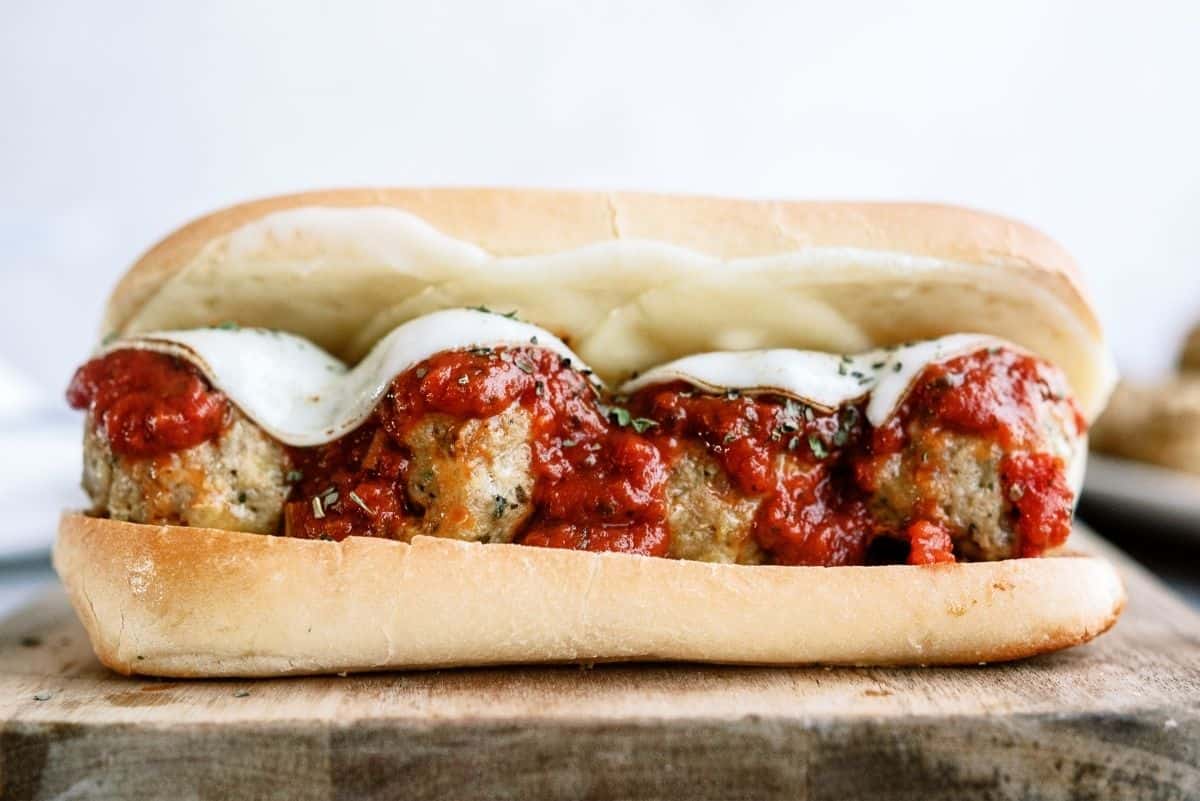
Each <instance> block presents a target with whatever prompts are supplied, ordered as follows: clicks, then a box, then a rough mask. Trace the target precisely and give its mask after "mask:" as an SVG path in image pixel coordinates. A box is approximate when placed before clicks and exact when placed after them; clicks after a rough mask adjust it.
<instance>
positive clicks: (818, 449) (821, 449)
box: [808, 434, 829, 459]
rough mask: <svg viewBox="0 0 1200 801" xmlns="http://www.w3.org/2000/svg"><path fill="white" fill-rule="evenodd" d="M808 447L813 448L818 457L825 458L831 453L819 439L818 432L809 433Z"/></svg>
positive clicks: (814, 454)
mask: <svg viewBox="0 0 1200 801" xmlns="http://www.w3.org/2000/svg"><path fill="white" fill-rule="evenodd" d="M808 449H809V450H811V451H812V453H813V456H815V457H817V458H818V459H824V458H825V457H826V456H828V455H829V451H827V450H826V449H825V443H823V442H821V440H819V439H817V435H816V434H809V435H808Z"/></svg>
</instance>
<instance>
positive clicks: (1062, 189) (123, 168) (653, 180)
mask: <svg viewBox="0 0 1200 801" xmlns="http://www.w3.org/2000/svg"><path fill="white" fill-rule="evenodd" d="M1197 30H1200V4H1196V3H1190V2H1175V3H1148V4H1143V5H1140V6H1138V8H1137V9H1136V10H1134V9H1133V8H1131V7H1127V6H1119V5H1112V6H1108V5H1106V6H1097V5H1095V4H1090V3H1082V2H1077V3H1057V4H1047V3H1043V2H1035V1H1034V0H1026V1H1024V2H1010V3H1003V4H988V5H986V6H985V5H983V4H976V3H957V2H952V1H950V0H947V1H945V2H924V3H903V2H902V3H895V2H882V1H879V2H861V3H849V4H839V3H785V2H769V3H768V2H734V1H733V0H730V1H729V2H676V3H671V2H661V3H653V4H648V3H638V2H618V3H610V2H603V3H600V2H597V3H587V2H585V3H553V2H514V3H487V2H482V1H476V2H440V3H355V2H343V3H326V2H316V1H315V0H298V1H297V2H291V3H286V4H278V3H274V4H269V3H258V2H243V1H242V0H214V1H213V2H209V3H198V4H145V3H133V2H127V1H126V2H122V1H119V0H118V1H114V2H108V3H103V4H95V3H86V2H82V0H79V1H77V2H53V1H51V2H41V3H32V2H26V3H20V2H14V3H5V4H3V6H0V108H2V109H3V117H4V122H3V124H2V125H0V254H3V255H2V262H0V264H2V265H3V267H2V268H0V270H2V271H0V296H2V297H4V298H5V300H6V303H5V313H4V314H3V315H0V437H2V438H3V445H4V446H5V451H6V454H7V455H8V458H7V459H6V461H7V462H8V465H7V466H6V468H5V469H6V470H7V471H8V472H7V473H5V475H4V481H13V480H15V479H17V478H20V479H22V480H31V481H34V479H29V478H28V476H29V475H30V474H31V473H35V472H37V470H41V469H42V468H41V467H38V468H37V469H36V470H35V469H34V467H32V465H33V464H35V463H36V464H39V465H40V464H41V459H42V456H38V457H34V456H30V455H29V453H30V450H29V449H32V451H37V452H39V453H44V454H46V455H44V458H45V460H46V461H47V462H49V463H52V464H60V465H63V461H62V459H63V458H66V457H61V458H60V457H54V458H53V459H52V458H51V457H50V456H49V455H48V450H47V449H44V448H41V447H40V446H38V445H36V444H34V445H32V446H31V445H29V444H28V443H30V442H34V443H37V442H38V441H40V440H38V438H37V437H33V438H32V439H31V438H30V436H28V432H30V431H32V430H33V429H34V428H35V427H36V428H37V429H38V430H44V431H47V432H50V433H47V434H46V435H45V436H47V437H50V438H51V439H53V438H55V437H57V438H60V439H65V438H66V437H67V436H68V435H67V434H66V433H63V432H64V431H66V429H68V428H69V429H70V431H71V433H70V436H71V437H74V436H76V433H75V432H76V430H77V428H78V420H77V419H75V417H74V416H71V415H68V414H67V413H66V412H65V409H64V404H63V403H62V400H61V396H62V391H63V388H64V387H65V385H66V383H67V380H68V378H69V376H70V373H71V371H72V369H73V368H74V367H75V366H76V365H77V364H78V363H80V362H81V361H82V360H83V359H84V357H85V356H86V355H87V353H88V351H89V349H90V347H91V346H92V344H93V343H94V341H95V334H96V326H97V325H98V321H99V317H100V310H101V307H102V304H103V301H104V297H105V295H106V293H107V292H108V290H109V288H110V287H111V285H112V283H113V282H114V280H115V279H116V277H117V276H118V275H119V274H120V273H121V272H122V271H123V270H124V269H125V267H126V266H127V265H128V264H129V263H130V262H131V261H132V260H133V259H134V258H135V257H136V256H137V255H138V254H139V253H140V252H141V251H142V250H144V249H145V248H146V247H148V246H149V245H151V244H152V243H153V242H154V241H156V239H157V238H159V237H160V236H161V235H163V234H164V233H165V232H167V231H169V230H170V229H172V228H173V227H175V226H176V225H178V224H180V223H181V222H183V221H185V220H187V219H189V218H191V217H193V216H195V215H197V214H199V213H202V212H204V211H206V210H209V209H213V208H216V207H219V206H223V205H226V204H229V203H232V202H235V201H239V200H243V199H246V198H250V197H254V196H259V195H266V194H272V193H278V192H286V191H291V190H297V189H304V188H314V187H327V186H345V185H369V184H378V185H401V184H410V185H412V184H460V185H461V184H515V185H533V186H556V187H587V188H628V189H652V190H663V191H679V192H697V193H722V194H733V195H745V196H752V197H768V196H772V197H793V198H867V199H922V200H931V201H943V202H949V203H958V204H965V205H969V206H975V207H980V208H984V209H988V210H991V211H996V212H1000V213H1004V214H1009V215H1012V216H1015V217H1018V218H1020V219H1022V220H1025V221H1028V222H1031V223H1033V224H1034V225H1035V226H1037V227H1039V228H1041V229H1043V230H1045V231H1046V232H1047V233H1049V234H1050V235H1052V236H1053V237H1055V238H1056V239H1058V240H1059V241H1060V242H1062V243H1063V244H1064V245H1065V246H1066V247H1067V248H1068V250H1070V251H1071V252H1072V253H1073V254H1074V255H1075V256H1076V258H1077V259H1078V260H1079V262H1080V264H1081V265H1082V266H1083V269H1084V271H1085V274H1086V279H1087V283H1088V285H1089V287H1090V289H1091V291H1092V293H1093V294H1094V295H1095V297H1096V299H1097V301H1098V306H1099V309H1100V312H1101V314H1102V317H1103V319H1104V322H1105V324H1106V325H1107V327H1108V330H1109V332H1110V336H1111V339H1112V342H1113V346H1114V349H1115V351H1116V354H1117V358H1118V361H1119V363H1120V365H1121V367H1122V369H1123V370H1124V371H1125V372H1126V373H1128V374H1130V375H1133V376H1134V377H1138V378H1153V377H1155V376H1157V375H1160V374H1162V373H1164V372H1165V371H1166V370H1167V369H1168V368H1169V367H1170V366H1171V365H1172V362H1173V360H1174V358H1175V353H1176V352H1177V344H1178V343H1179V342H1180V341H1181V338H1182V337H1183V334H1184V331H1185V330H1186V329H1187V328H1188V326H1190V325H1191V324H1193V323H1194V322H1196V319H1197V315H1200V226H1197V225H1196V224H1195V218H1196V214H1197V211H1200V159H1197V158H1196V157H1195V149H1196V142H1197V141H1200V104H1197V103H1196V102H1194V95H1195V86H1196V76H1197V75H1198V74H1200V48H1197V47H1196V46H1195V36H1196V32H1197ZM23 443H24V444H23ZM77 450H78V449H77V448H75V449H72V450H71V455H70V457H69V460H68V464H65V465H63V466H62V468H61V470H62V472H61V473H55V474H53V475H52V476H50V477H49V478H46V477H42V478H38V479H36V481H44V482H48V483H46V484H45V486H42V485H40V484H39V485H38V486H42V489H30V490H29V492H42V493H44V497H46V498H50V497H52V496H53V497H55V498H57V497H59V495H63V494H67V493H70V492H71V491H72V487H73V485H74V483H75V482H76V475H77V471H78V452H77ZM45 469H52V467H46V468H45ZM36 481H35V483H36ZM53 487H57V489H53ZM56 493H57V494H56ZM39 497H43V496H39ZM80 497H81V496H80ZM4 499H5V500H6V501H7V500H9V498H8V496H7V495H6V496H4ZM55 503H57V501H55ZM27 506H28V504H27ZM56 508H57V507H55V509H56ZM55 514H56V512H55V511H54V510H44V511H43V512H41V516H40V517H39V516H38V515H37V514H36V513H34V517H35V518H36V519H37V520H39V521H40V520H42V518H43V517H45V518H46V522H45V529H44V530H41V531H40V535H41V536H42V537H43V542H44V539H45V538H47V537H49V536H50V534H51V533H52V532H51V531H50V529H51V528H52V527H53V523H52V522H51V521H52V520H53V517H54V515H55ZM6 526H7V527H8V528H7V530H6V534H7V536H8V537H9V538H10V539H13V538H15V539H18V540H20V541H21V542H22V543H23V542H25V541H27V538H28V537H32V536H37V534H38V532H26V531H24V530H22V531H18V530H17V529H16V528H15V527H13V525H12V524H11V519H9V520H8V521H7V522H6Z"/></svg>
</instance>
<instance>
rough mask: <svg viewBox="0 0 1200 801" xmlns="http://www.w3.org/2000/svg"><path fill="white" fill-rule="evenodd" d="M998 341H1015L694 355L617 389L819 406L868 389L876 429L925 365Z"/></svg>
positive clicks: (967, 339)
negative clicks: (661, 388)
mask: <svg viewBox="0 0 1200 801" xmlns="http://www.w3.org/2000/svg"><path fill="white" fill-rule="evenodd" d="M997 346H1005V347H1010V348H1012V347H1014V346H1013V345H1010V344H1008V343H1006V342H1004V341H1003V340H1001V339H997V338H996V337H990V336H985V335H983V334H952V335H950V336H946V337H942V338H940V339H932V340H929V341H926V342H917V343H914V344H911V345H904V346H901V347H897V348H882V349H879V350H872V351H867V352H866V353H859V354H855V355H853V356H839V355H837V354H832V353H817V352H815V351H801V350H752V351H721V352H718V353H701V354H697V355H695V356H687V357H684V358H682V359H677V360H675V361H673V362H668V363H666V364H663V365H660V366H658V367H655V368H653V369H651V370H647V371H646V372H645V373H642V374H641V375H639V376H638V377H637V378H634V379H633V380H631V381H627V382H625V384H624V385H622V386H621V389H620V392H621V394H623V395H629V394H632V393H634V392H637V391H638V390H640V389H644V388H646V387H649V386H654V385H656V384H667V383H671V382H673V381H682V382H684V383H687V384H691V385H692V386H694V387H697V388H699V389H703V390H705V391H708V392H728V391H730V390H737V391H739V392H748V393H771V394H776V395H783V396H786V397H790V398H795V399H796V400H799V401H803V402H804V403H807V404H810V405H812V406H816V407H818V408H820V409H824V410H826V411H834V410H836V409H838V408H839V407H841V406H843V405H845V404H847V403H851V402H853V401H857V400H859V399H861V398H864V397H867V396H868V395H869V396H870V398H869V400H868V401H867V419H868V420H869V421H870V422H871V425H873V426H875V427H879V426H881V425H883V424H884V423H885V422H887V420H888V418H889V417H891V416H892V415H893V414H894V413H895V412H896V410H897V409H898V408H899V407H900V404H901V402H902V401H903V400H904V398H905V396H906V395H907V394H908V390H909V388H910V387H911V386H912V384H913V382H914V381H916V380H917V378H918V376H920V375H921V373H922V372H923V371H924V370H925V368H926V367H928V366H929V365H931V364H937V363H939V362H944V361H947V360H949V359H953V358H955V357H956V356H962V355H965V354H967V353H974V352H975V351H979V350H983V349H984V348H989V347H997Z"/></svg>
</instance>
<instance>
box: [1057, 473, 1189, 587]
mask: <svg viewBox="0 0 1200 801" xmlns="http://www.w3.org/2000/svg"><path fill="white" fill-rule="evenodd" d="M1078 514H1079V518H1080V519H1081V520H1083V521H1084V522H1085V523H1087V525H1089V526H1091V528H1092V529H1094V530H1095V531H1096V532H1098V533H1099V534H1101V535H1102V536H1103V537H1104V538H1105V539H1107V540H1108V541H1109V542H1111V543H1113V544H1114V545H1116V546H1117V547H1118V548H1120V549H1121V550H1123V551H1125V553H1127V554H1129V556H1131V557H1132V558H1134V559H1136V560H1137V561H1138V562H1140V563H1141V564H1143V565H1145V566H1146V567H1147V568H1148V569H1149V570H1151V571H1152V572H1153V573H1154V574H1155V575H1156V576H1158V577H1159V578H1160V579H1162V580H1163V581H1165V582H1166V583H1167V584H1168V585H1169V586H1170V587H1171V589H1173V590H1175V591H1176V592H1177V593H1179V594H1180V595H1181V596H1182V597H1183V598H1184V600H1186V601H1187V602H1188V603H1189V604H1191V605H1192V606H1193V607H1195V608H1200V526H1196V527H1186V526H1183V527H1181V526H1179V525H1178V524H1176V525H1171V524H1165V525H1164V523H1163V521H1161V520H1150V519H1147V518H1146V517H1144V516H1142V515H1140V514H1138V513H1137V512H1136V511H1134V510H1132V509H1131V508H1130V507H1122V506H1117V505H1113V504H1111V503H1108V502H1107V501H1100V500H1098V499H1096V498H1095V497H1093V496H1090V495H1088V494H1087V493H1086V492H1085V493H1084V496H1083V498H1082V499H1080V502H1079V513H1078Z"/></svg>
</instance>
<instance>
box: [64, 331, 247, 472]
mask: <svg viewBox="0 0 1200 801" xmlns="http://www.w3.org/2000/svg"><path fill="white" fill-rule="evenodd" d="M67 403H69V404H70V405H71V408H72V409H80V410H86V411H87V412H88V413H89V414H91V415H92V417H93V419H94V420H95V421H96V423H97V425H98V426H99V427H100V429H101V430H102V431H103V432H104V436H105V437H106V438H107V440H108V443H109V445H110V446H111V447H112V449H113V452H115V453H119V454H122V455H124V456H133V457H150V456H161V455H163V454H167V453H172V452H174V451H181V450H186V449H187V448H191V447H194V446H196V445H199V444H200V443H202V442H205V441H207V440H209V439H212V438H213V437H216V436H217V435H218V434H220V433H221V430H222V428H224V426H225V422H226V420H227V415H228V412H229V402H228V401H227V400H226V398H225V395H224V394H223V393H221V392H219V391H217V390H215V389H213V388H212V387H211V386H210V385H209V383H208V381H207V380H206V379H205V378H204V376H203V375H201V373H200V371H199V370H198V369H196V367H195V366H194V365H192V364H190V363H189V362H187V361H185V360H183V359H179V358H176V357H174V356H168V355H166V354H163V353H156V352H154V351H148V350H137V349H128V350H115V351H113V352H111V353H109V354H107V355H104V356H100V357H98V358H95V359H92V360H91V361H89V362H87V363H86V364H84V365H83V366H82V367H80V368H79V369H78V370H76V371H75V375H74V377H73V378H72V379H71V384H70V386H68V387H67Z"/></svg>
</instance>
